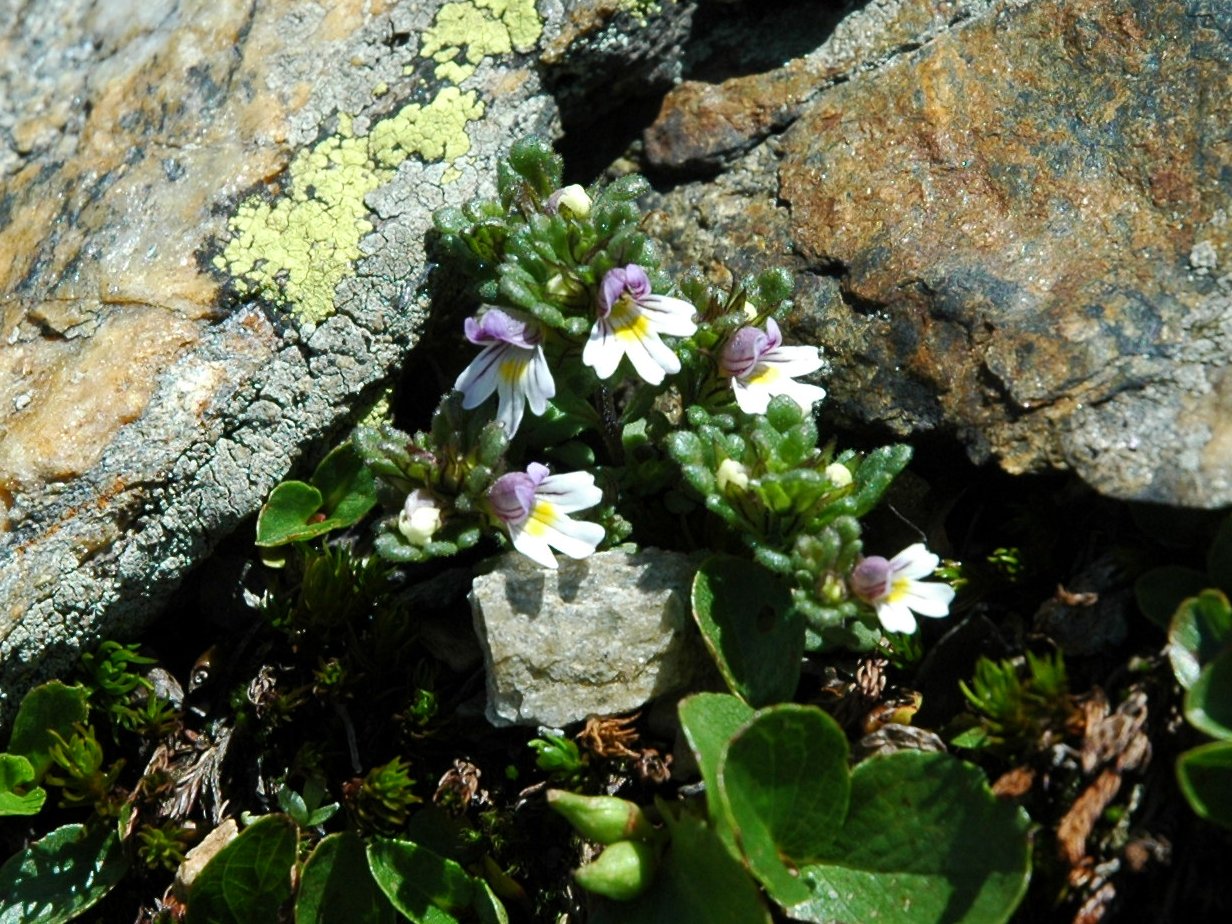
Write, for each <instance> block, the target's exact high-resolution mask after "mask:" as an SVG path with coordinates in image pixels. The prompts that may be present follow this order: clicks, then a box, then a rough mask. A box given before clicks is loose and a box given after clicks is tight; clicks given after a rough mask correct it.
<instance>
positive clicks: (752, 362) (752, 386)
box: [719, 318, 826, 414]
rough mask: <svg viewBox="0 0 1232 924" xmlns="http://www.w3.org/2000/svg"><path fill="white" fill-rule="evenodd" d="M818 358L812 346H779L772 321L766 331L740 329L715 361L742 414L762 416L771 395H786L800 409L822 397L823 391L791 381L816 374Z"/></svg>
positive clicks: (818, 355)
mask: <svg viewBox="0 0 1232 924" xmlns="http://www.w3.org/2000/svg"><path fill="white" fill-rule="evenodd" d="M821 366H822V362H821V355H820V353H819V351H818V349H817V347H813V346H789V347H785V346H783V335H782V333H780V331H779V326H778V324H776V323H775V321H774V318H767V319H766V329H765V330H764V331H761V330H758V329H757V328H756V327H742V328H740V330H738V331H736V333H735V334H733V335H732V336H731V338H730V339H729V340H728V341H727V345H726V346H725V347H724V348H723V355H722V357H721V358H720V360H719V372H720V373H721V374H722V375H724V376H728V377H730V378H731V383H732V391H733V392H735V395H736V403H737V404H738V405H740V410H742V411H744V412H745V413H746V414H764V413H766V408H767V407H769V406H770V399H771V398H773V397H774V396H775V395H787V397H789V398H791V400H793V401H795V402H796V404H798V405H800V407H802V408H804V410H806V411H809V410H812V408H813V404H814V403H815V402H817V401H820V400H821V399H822V398H824V397H825V396H826V392H825V389H824V388H821V387H819V386H817V385H808V384H806V383H804V382H797V381H795V377H796V376H798V375H807V374H808V373H810V372H816V371H817V370H818V369H820V368H821Z"/></svg>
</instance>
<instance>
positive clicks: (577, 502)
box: [535, 472, 603, 513]
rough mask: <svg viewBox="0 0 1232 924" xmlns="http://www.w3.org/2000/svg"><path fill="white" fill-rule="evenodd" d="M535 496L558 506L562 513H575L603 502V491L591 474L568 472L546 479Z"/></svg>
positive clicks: (536, 490)
mask: <svg viewBox="0 0 1232 924" xmlns="http://www.w3.org/2000/svg"><path fill="white" fill-rule="evenodd" d="M535 495H536V496H538V497H544V498H546V499H547V500H549V501H551V502H552V503H553V504H555V505H556V509H557V510H559V511H560V512H561V513H574V512H575V511H578V510H585V509H586V508H587V507H593V506H594V505H595V504H597V503H599V501H601V500H603V490H602V489H601V488H600V487H599V486H598V485H597V484H595V479H594V476H592V475H591V474H590V473H589V472H566V473H564V474H562V475H549V476H548V477H547V478H544V479H543V481H542V482H541V483H540V485H539V487H538V488H536V489H535Z"/></svg>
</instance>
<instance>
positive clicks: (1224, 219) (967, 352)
mask: <svg viewBox="0 0 1232 924" xmlns="http://www.w3.org/2000/svg"><path fill="white" fill-rule="evenodd" d="M1195 10H1196V8H1195V6H1194V4H1192V3H1186V2H1183V0H1072V2H1071V0H1066V2H1061V0H1003V2H1000V3H995V4H993V5H992V6H991V7H990V8H989V9H988V10H987V11H986V12H983V13H981V14H979V15H977V16H974V17H973V18H971V19H969V20H966V21H964V22H962V23H960V24H959V25H957V26H955V27H954V28H950V29H948V30H944V31H941V32H939V33H938V34H936V35H935V37H933V38H931V39H930V40H928V41H926V42H924V44H923V45H922V46H921V47H920V48H918V49H917V50H913V51H909V52H907V53H901V54H898V55H896V56H894V57H892V58H891V59H890V60H889V61H888V62H887V63H885V64H884V65H883V66H880V67H878V68H876V69H873V70H870V71H869V72H867V73H862V74H858V75H856V76H854V77H853V78H852V79H850V80H848V81H846V82H843V83H839V84H837V85H835V86H833V87H830V88H829V89H826V90H824V92H821V93H819V94H817V95H816V96H815V97H814V98H812V100H811V101H810V102H809V103H808V104H807V105H806V106H804V107H803V108H802V110H801V113H800V116H799V118H797V119H796V120H795V121H794V122H793V124H792V125H791V127H790V128H788V129H787V130H786V131H785V132H784V134H783V135H782V136H781V137H778V138H774V139H771V140H770V141H768V142H766V143H765V144H763V145H761V146H759V147H756V148H754V149H752V150H751V152H750V153H749V154H748V155H747V156H746V157H745V158H744V159H742V160H740V161H738V162H736V163H735V164H734V165H733V166H732V167H731V169H729V170H728V171H727V172H725V173H724V174H722V175H720V176H719V177H718V178H716V179H715V180H714V181H713V182H711V183H708V184H690V185H688V186H685V187H681V188H678V189H676V190H675V191H673V192H672V193H671V194H670V195H668V196H666V197H664V198H663V199H661V200H660V202H659V203H658V204H659V205H660V206H661V208H662V209H663V212H664V213H665V214H666V215H667V216H668V217H667V218H666V219H665V222H666V224H667V226H668V227H667V228H666V229H664V230H666V231H667V233H668V236H669V238H670V239H671V242H672V244H673V247H674V251H675V254H676V256H677V258H678V260H679V261H680V262H681V263H684V262H699V263H701V264H702V265H704V266H705V265H711V264H712V262H713V261H715V260H722V261H728V262H730V263H732V264H733V265H734V266H735V267H736V268H737V269H741V270H743V269H746V268H749V267H751V266H755V265H758V264H764V263H765V262H766V261H767V259H783V258H784V257H785V255H787V254H793V256H792V257H791V258H789V259H791V260H792V263H793V265H794V267H795V268H796V269H797V270H798V280H799V282H800V290H799V298H798V306H799V308H798V310H797V312H796V314H795V316H794V317H793V319H792V323H791V325H790V326H791V328H792V330H793V332H794V333H795V335H796V336H797V337H798V338H800V339H803V340H807V341H812V342H816V343H820V344H822V345H823V346H824V347H826V350H827V353H828V354H829V357H830V360H831V362H832V367H833V371H832V373H831V375H830V376H829V378H828V380H827V386H828V388H829V390H830V398H829V399H827V407H826V408H824V409H823V413H825V412H826V410H827V409H828V411H829V413H831V414H835V413H837V414H838V415H839V416H840V417H845V418H847V420H852V419H854V420H856V421H877V422H879V423H880V424H882V425H885V426H888V427H889V428H890V429H891V430H893V431H894V432H895V433H897V434H900V435H902V436H910V435H912V434H918V433H922V432H926V431H930V430H936V431H943V432H947V433H956V434H957V435H958V436H959V437H960V438H961V439H962V440H963V441H964V442H965V444H966V446H967V448H968V451H969V453H970V454H971V455H972V457H973V458H975V459H977V460H979V461H983V460H987V459H995V460H996V461H998V462H999V463H1000V464H1001V465H1002V466H1003V467H1004V468H1005V469H1007V470H1008V471H1011V472H1026V471H1037V470H1040V469H1045V468H1049V467H1053V468H1068V469H1071V470H1073V471H1075V472H1077V473H1078V474H1079V475H1080V476H1081V477H1082V478H1083V479H1084V480H1086V481H1087V482H1088V483H1090V484H1091V485H1093V486H1094V487H1095V488H1096V489H1098V490H1099V491H1101V492H1102V493H1105V494H1107V495H1110V496H1113V497H1119V498H1126V499H1136V500H1148V501H1156V502H1163V503H1171V504H1180V505H1186V506H1197V507H1218V506H1222V505H1226V504H1228V503H1232V384H1229V382H1230V381H1232V380H1230V379H1229V377H1228V375H1227V374H1226V370H1227V369H1228V367H1229V365H1230V363H1232V277H1229V276H1226V275H1225V274H1226V273H1228V268H1227V264H1228V263H1229V253H1230V251H1229V248H1230V247H1232V226H1230V225H1229V223H1228V211H1229V208H1232V149H1229V147H1228V146H1227V145H1226V144H1225V143H1224V134H1225V127H1226V125H1227V124H1228V122H1229V119H1230V118H1232V50H1230V49H1232V43H1229V41H1228V36H1229V34H1232V18H1230V17H1229V15H1228V13H1227V11H1226V9H1224V8H1223V7H1221V6H1218V5H1213V6H1211V7H1210V8H1209V9H1208V8H1207V7H1206V6H1202V10H1201V11H1198V12H1195ZM686 220H687V222H688V225H686V224H684V222H685V221H686Z"/></svg>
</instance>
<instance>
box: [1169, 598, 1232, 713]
mask: <svg viewBox="0 0 1232 924" xmlns="http://www.w3.org/2000/svg"><path fill="white" fill-rule="evenodd" d="M1230 640H1232V606H1230V605H1229V604H1228V598H1227V597H1226V596H1224V594H1223V593H1222V592H1221V591H1218V590H1204V591H1202V592H1201V593H1199V594H1198V595H1197V596H1195V597H1190V598H1188V599H1187V600H1184V601H1182V603H1181V605H1180V606H1179V607H1178V608H1177V611H1176V614H1175V615H1174V616H1173V617H1172V622H1171V624H1170V625H1169V626H1168V649H1167V650H1168V658H1169V659H1170V660H1171V661H1172V670H1173V672H1174V673H1175V674H1176V679H1177V681H1178V682H1179V683H1180V685H1181V686H1183V687H1185V689H1189V688H1190V687H1192V686H1193V685H1194V684H1195V683H1197V682H1198V675H1199V674H1200V673H1201V672H1202V667H1203V665H1205V664H1206V663H1208V662H1209V661H1211V660H1212V659H1213V658H1214V657H1215V656H1216V655H1218V654H1219V652H1220V651H1222V650H1223V649H1224V647H1225V646H1226V645H1227V644H1228V642H1229V641H1230Z"/></svg>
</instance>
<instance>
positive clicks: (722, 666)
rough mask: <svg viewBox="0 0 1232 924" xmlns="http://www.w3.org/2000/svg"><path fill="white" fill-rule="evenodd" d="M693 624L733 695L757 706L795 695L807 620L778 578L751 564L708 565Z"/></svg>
mask: <svg viewBox="0 0 1232 924" xmlns="http://www.w3.org/2000/svg"><path fill="white" fill-rule="evenodd" d="M693 618H694V619H695V620H696V622H697V625H698V627H699V628H700V629H701V632H702V638H703V639H704V640H705V642H706V647H707V648H709V649H710V654H711V655H712V656H713V657H714V660H715V663H716V664H718V666H719V671H720V673H722V675H723V679H724V680H725V681H726V682H727V686H728V688H729V689H730V690H731V691H732V692H733V693H735V694H736V695H737V696H740V697H742V698H743V699H744V700H745V701H747V702H748V703H749V704H750V705H752V706H766V705H770V704H771V703H779V702H785V701H788V700H790V699H791V698H792V697H793V696H794V695H795V692H796V685H797V684H798V683H799V681H800V663H801V658H802V657H803V656H804V619H803V617H802V616H801V615H800V613H799V611H798V610H796V608H795V607H794V606H793V605H792V601H791V591H790V590H789V589H788V588H787V587H786V586H785V585H784V584H783V582H782V581H780V580H779V579H778V578H777V577H776V576H775V575H773V574H772V573H770V572H769V571H767V570H766V569H765V568H763V567H762V566H761V565H759V564H757V563H756V562H752V561H749V560H748V559H745V558H736V557H734V556H731V555H716V556H714V557H712V558H709V559H707V560H706V561H705V562H703V563H702V566H701V568H700V569H698V572H697V575H696V576H695V577H694V578H693Z"/></svg>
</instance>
